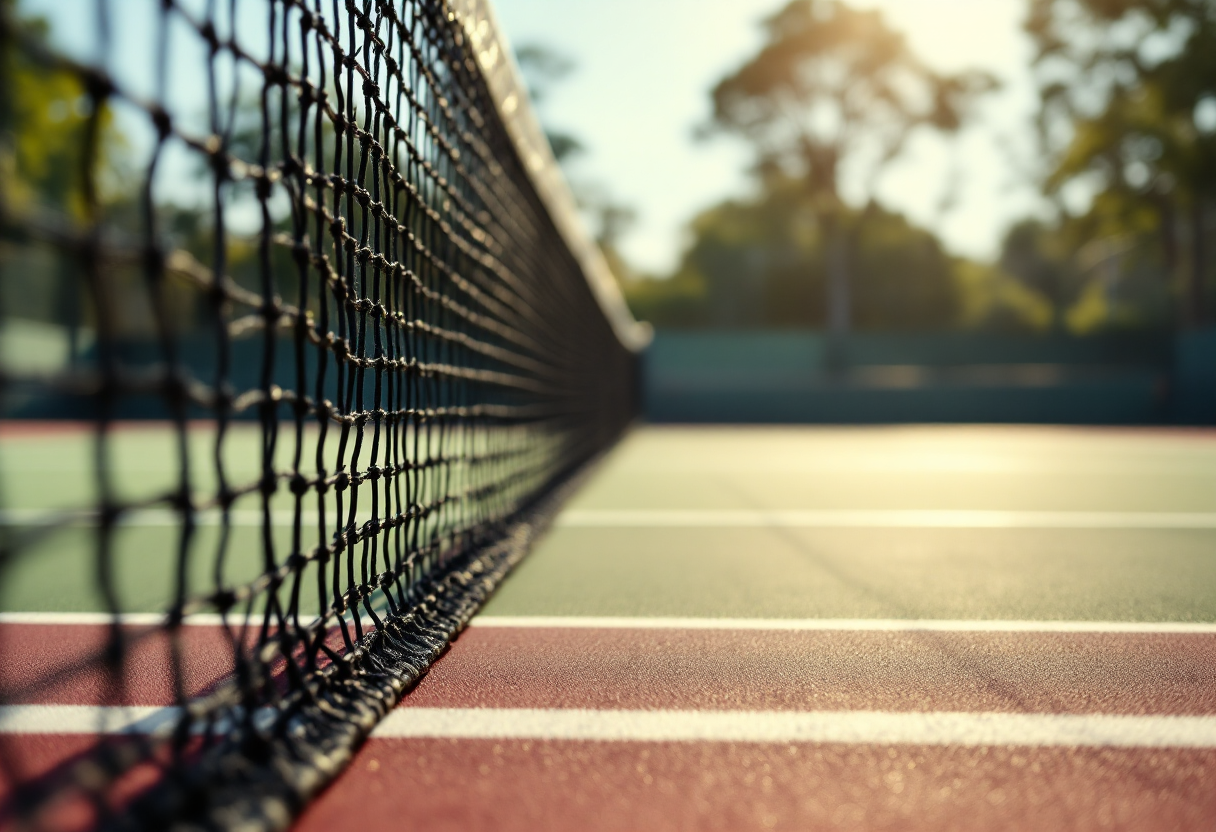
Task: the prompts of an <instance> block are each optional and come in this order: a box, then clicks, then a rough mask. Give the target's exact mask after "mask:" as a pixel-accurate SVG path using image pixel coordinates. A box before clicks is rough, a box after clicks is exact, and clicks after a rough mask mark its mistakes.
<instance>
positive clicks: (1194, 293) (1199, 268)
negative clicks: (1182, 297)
mask: <svg viewBox="0 0 1216 832" xmlns="http://www.w3.org/2000/svg"><path fill="white" fill-rule="evenodd" d="M1203 221H1204V212H1203V200H1202V199H1200V198H1199V197H1198V196H1196V197H1195V199H1194V201H1193V202H1192V203H1191V280H1190V284H1191V285H1190V290H1191V291H1190V295H1191V298H1190V301H1191V316H1190V317H1191V324H1192V326H1197V327H1198V326H1203V325H1204V324H1206V323H1207V317H1208V316H1207V286H1205V285H1204V284H1205V283H1206V282H1207V281H1206V278H1207V265H1208V264H1207V246H1206V245H1204V232H1205V231H1206V229H1205V228H1204V222H1203Z"/></svg>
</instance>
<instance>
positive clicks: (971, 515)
mask: <svg viewBox="0 0 1216 832" xmlns="http://www.w3.org/2000/svg"><path fill="white" fill-rule="evenodd" d="M221 519H222V518H221V515H220V513H219V512H218V511H214V510H210V509H209V510H206V511H200V512H197V513H196V514H195V523H196V524H197V525H199V526H218V525H220V523H221ZM331 519H332V518H331ZM366 519H370V517H369V518H363V520H366ZM317 521H318V515H317V512H315V511H303V512H301V514H300V522H301V524H302V525H304V526H315V525H316V524H317ZM95 522H96V516H95V514H91V513H89V512H58V511H48V510H45V509H6V510H3V511H0V525H6V526H46V525H66V526H86V527H87V526H91V525H94V524H95ZM270 523H271V525H272V526H283V527H291V526H292V525H293V524H294V523H295V513H294V512H293V511H286V510H276V511H273V512H271V517H270ZM229 524H230V525H231V526H233V527H234V528H260V527H261V525H262V512H260V511H253V510H245V509H241V510H234V511H232V512H230V514H229ZM119 525H121V526H133V527H160V526H166V527H177V526H179V525H181V515H180V514H179V513H178V512H176V511H168V510H166V509H139V510H136V511H131V512H128V513H125V514H123V515H122V517H121V518H120V519H119ZM555 525H557V526H560V527H563V528H581V529H590V528H808V529H816V528H819V529H1216V512H1210V511H989V510H971V509H948V510H937V509H825V510H811V509H788V510H771V511H762V510H740V509H571V510H569V511H565V512H562V513H561V514H560V515H558V517H557V519H556V521H555Z"/></svg>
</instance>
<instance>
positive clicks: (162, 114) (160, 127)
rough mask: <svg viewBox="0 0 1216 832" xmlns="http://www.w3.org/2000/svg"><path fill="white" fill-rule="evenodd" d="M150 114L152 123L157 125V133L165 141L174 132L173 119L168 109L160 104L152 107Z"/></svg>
mask: <svg viewBox="0 0 1216 832" xmlns="http://www.w3.org/2000/svg"><path fill="white" fill-rule="evenodd" d="M149 116H150V117H151V118H152V124H153V125H154V126H155V127H156V134H157V136H159V137H160V140H161V141H162V142H163V141H164V140H165V139H167V138H169V135H170V134H171V133H172V132H173V120H172V118H170V116H169V113H168V111H166V110H165V108H164V107H161V106H160V105H159V104H158V105H156V106H154V107H152V109H151V111H150V112H149Z"/></svg>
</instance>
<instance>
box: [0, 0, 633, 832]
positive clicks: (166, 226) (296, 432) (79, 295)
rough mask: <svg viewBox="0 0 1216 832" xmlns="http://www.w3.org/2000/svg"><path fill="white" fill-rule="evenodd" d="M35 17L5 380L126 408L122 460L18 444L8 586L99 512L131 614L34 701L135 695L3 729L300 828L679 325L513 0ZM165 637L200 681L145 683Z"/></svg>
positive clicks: (127, 818)
mask: <svg viewBox="0 0 1216 832" xmlns="http://www.w3.org/2000/svg"><path fill="white" fill-rule="evenodd" d="M38 9H42V10H43V11H42V14H43V17H39V14H38V11H37V10H38ZM44 18H49V19H44ZM0 43H2V48H3V54H2V56H0V72H2V73H3V76H2V77H0V83H2V84H3V89H4V91H5V94H4V96H3V98H4V101H5V103H3V104H0V108H2V112H0V165H2V166H3V168H2V169H0V180H3V184H0V197H2V200H0V245H2V246H3V247H2V248H0V268H2V269H3V271H2V272H0V302H2V303H3V308H2V309H0V343H2V344H4V345H5V355H4V356H3V357H2V360H0V372H2V375H0V412H3V414H4V416H5V418H6V419H9V420H12V419H33V420H48V419H71V420H74V421H75V423H76V424H79V423H84V424H85V425H86V428H85V430H87V435H88V436H89V437H91V439H90V440H89V442H88V443H87V444H86V445H81V446H80V447H81V448H83V449H85V450H84V451H83V452H82V453H85V454H87V457H86V458H82V459H80V460H79V462H80V465H81V471H84V472H87V480H88V482H87V488H85V487H84V486H81V485H80V483H78V482H75V481H73V478H72V477H68V476H67V475H64V476H62V477H60V480H59V482H58V483H57V486H58V487H56V488H54V489H52V490H53V491H54V493H53V494H52V495H51V498H50V499H49V500H48V505H46V506H30V505H28V501H27V502H23V500H24V499H25V498H26V497H27V496H28V494H27V491H28V483H27V482H25V481H24V480H23V475H22V473H21V471H22V470H25V469H21V468H20V466H19V465H16V466H14V467H13V469H12V470H11V471H10V472H9V473H8V474H7V475H5V476H4V480H3V482H2V483H0V488H3V494H2V495H0V496H2V497H3V499H4V501H5V502H4V504H3V505H4V508H3V509H2V511H3V513H2V514H0V519H2V522H0V535H3V538H2V540H0V545H2V551H0V583H3V582H4V581H5V578H4V576H5V575H10V576H12V575H16V574H18V573H19V572H20V570H22V569H25V568H26V566H28V565H29V563H30V562H31V561H32V560H34V559H37V558H44V557H51V554H48V553H53V552H54V551H55V546H56V545H57V544H56V542H55V541H56V540H58V539H60V538H64V537H65V536H71V535H75V536H76V538H75V539H78V540H84V541H85V543H86V544H87V556H86V558H85V566H84V567H82V568H83V569H85V570H86V571H87V578H86V579H84V580H86V581H87V582H88V583H89V586H90V590H91V592H92V596H91V597H93V598H94V601H95V603H94V607H95V609H94V612H95V617H94V619H90V620H96V621H98V622H101V626H102V627H103V630H102V632H103V633H104V637H103V638H101V639H100V640H99V641H98V643H97V644H96V645H95V646H94V647H93V648H92V649H91V650H90V651H89V652H88V653H87V655H84V656H77V657H76V658H75V659H74V660H73V662H72V664H71V665H70V666H68V665H63V666H57V667H49V668H47V669H45V671H44V672H43V673H41V674H40V675H39V676H38V678H34V679H24V680H23V681H22V682H21V683H20V684H8V685H7V686H6V687H4V688H3V692H2V695H3V698H4V700H6V701H4V702H0V707H3V708H7V709H9V712H10V713H11V712H12V709H13V708H15V707H17V706H18V705H20V704H21V703H28V702H35V701H38V695H39V691H40V690H43V689H46V688H47V687H48V686H54V685H55V684H58V683H61V682H62V681H63V679H64V678H68V677H70V676H71V674H74V673H79V672H81V671H82V668H85V666H88V668H92V672H93V673H94V676H95V677H99V678H102V679H103V680H104V683H103V684H102V686H101V687H102V689H103V698H104V700H105V702H107V703H110V704H112V705H113V706H114V707H113V708H111V709H109V711H107V713H109V716H108V717H106V718H107V719H110V720H111V722H112V723H113V726H117V727H116V728H114V730H112V731H111V732H110V733H111V734H113V736H105V737H101V738H98V739H97V740H96V741H95V742H94V743H93V744H92V745H90V746H89V747H88V748H87V749H85V750H84V751H83V753H81V754H79V755H77V756H76V757H74V758H73V759H72V760H69V761H68V762H66V763H64V764H63V765H59V766H56V767H54V768H53V769H52V770H50V771H40V772H38V775H37V776H36V777H31V776H28V773H27V772H26V771H25V769H24V768H23V766H22V761H21V760H19V759H16V755H18V754H19V751H18V750H16V746H10V744H8V743H3V742H0V766H2V767H3V772H4V773H5V774H6V776H7V777H8V779H9V780H10V782H12V783H13V784H14V785H13V786H12V787H11V788H10V790H9V792H8V795H7V796H6V797H5V798H4V801H5V802H4V805H3V807H2V811H3V812H5V813H6V814H8V815H9V816H10V818H16V819H17V820H18V821H20V822H23V823H28V824H30V825H31V826H35V827H36V826H38V825H39V824H42V823H52V824H53V822H54V819H55V812H56V811H59V809H61V808H62V806H63V805H65V803H67V804H73V803H74V804H79V805H80V806H82V807H83V809H82V811H83V812H84V814H83V815H80V817H84V818H85V819H86V820H87V824H91V825H96V826H99V827H111V828H157V829H162V828H171V827H173V828H232V827H236V826H240V827H241V828H243V829H254V828H281V827H283V826H285V825H286V824H287V823H289V822H290V819H291V818H292V817H293V816H294V814H295V813H297V812H298V811H299V810H300V809H301V808H302V807H303V806H304V805H305V804H306V803H307V801H308V800H309V798H310V797H311V796H313V795H315V794H316V793H317V792H318V791H319V790H320V789H321V788H323V787H324V785H325V784H326V783H327V782H329V781H330V780H331V779H332V778H333V777H334V776H336V774H337V773H338V772H339V771H340V770H341V769H342V767H343V765H344V764H345V763H346V762H347V761H348V760H349V758H350V756H351V753H352V752H353V750H354V749H355V747H356V746H357V745H358V743H359V742H360V741H361V740H362V739H363V738H364V737H366V736H367V735H368V733H369V732H370V730H371V729H372V727H373V726H374V725H375V723H376V722H377V720H378V719H379V718H380V717H382V716H383V715H384V714H385V712H386V711H387V710H388V709H390V708H391V707H393V705H394V704H395V703H396V702H397V701H398V700H399V699H400V697H401V696H402V695H403V694H404V693H405V692H406V691H407V690H408V689H409V688H410V686H411V685H413V684H414V683H415V682H416V681H417V680H418V679H419V677H420V676H421V674H423V673H424V672H425V671H426V669H427V667H428V666H429V665H430V663H431V662H432V661H433V660H434V659H435V658H436V657H437V656H438V655H439V653H440V652H441V651H442V650H443V649H444V647H445V646H446V645H447V643H448V642H449V641H450V640H451V639H452V638H453V637H454V635H455V634H456V633H457V632H459V630H460V628H461V627H462V626H463V625H464V623H465V622H466V621H467V620H468V619H469V617H470V616H471V615H472V614H473V613H474V612H475V611H476V609H477V608H478V607H479V605H480V604H481V603H482V602H483V601H484V600H485V599H486V597H487V596H488V594H489V593H490V592H491V591H492V590H493V588H494V587H495V585H496V584H497V583H498V582H499V581H500V580H501V579H502V577H504V575H505V574H506V572H507V571H508V570H509V569H510V568H511V566H512V565H513V564H515V563H516V562H517V561H518V560H519V558H520V557H522V556H523V554H524V553H526V551H527V550H528V547H529V546H530V545H531V543H532V541H533V540H534V539H535V538H536V536H537V534H538V533H539V532H540V531H541V530H543V528H544V527H545V525H546V523H547V520H548V518H549V517H551V516H552V514H553V513H554V511H555V510H556V508H557V506H558V505H559V504H560V502H561V500H562V498H563V496H564V495H565V494H566V493H568V491H569V489H570V488H571V486H572V483H574V482H575V481H576V480H577V477H578V475H579V473H580V471H582V470H584V469H585V467H586V466H587V465H588V464H589V463H590V462H592V461H593V460H594V459H595V458H596V457H597V455H599V454H600V453H601V452H603V451H604V450H605V449H606V448H608V447H609V446H610V445H611V444H612V443H613V442H614V441H615V440H616V439H617V438H618V437H619V436H620V435H621V433H622V432H623V431H624V430H625V428H626V427H627V426H628V424H629V422H630V421H631V420H632V419H633V418H634V416H635V414H636V412H637V407H638V401H637V396H636V390H637V385H636V373H637V365H638V354H639V351H640V350H641V349H642V347H643V346H644V344H645V340H646V331H645V329H644V328H643V327H642V326H640V325H638V324H637V323H635V322H634V321H633V319H632V318H631V317H630V316H629V313H628V311H627V310H626V308H625V306H624V304H623V301H622V299H621V297H620V294H619V291H618V290H617V289H616V286H615V283H614V282H613V280H612V276H611V274H610V273H609V272H608V270H607V267H606V265H605V264H604V261H603V259H602V257H601V256H600V255H599V253H598V250H597V249H596V247H595V245H594V244H593V243H592V242H591V241H590V239H589V238H588V237H587V236H585V234H584V233H583V232H582V231H581V227H580V226H579V223H578V220H577V214H576V209H575V207H574V203H573V200H572V198H571V196H570V194H569V191H568V190H567V189H566V187H565V185H564V180H562V178H561V175H560V173H559V172H558V171H557V168H556V166H555V164H554V162H553V159H552V156H551V153H550V151H549V148H548V145H547V143H546V142H545V140H544V138H543V133H542V132H541V131H540V129H539V127H538V126H537V123H536V120H535V118H534V116H533V115H532V113H531V110H530V109H529V106H528V102H527V97H526V93H525V91H524V89H523V87H522V85H521V84H520V82H519V81H518V74H517V72H516V71H515V68H514V64H513V62H512V60H511V58H510V53H509V51H508V50H507V48H506V45H505V41H504V40H503V38H502V37H501V35H500V33H499V31H498V29H497V27H496V25H495V24H494V21H493V18H492V14H491V11H490V9H489V8H488V7H487V6H486V5H485V4H484V3H483V2H481V0H449V1H448V2H442V1H441V0H395V2H380V0H375V1H373V0H197V2H190V1H189V0H155V1H154V2H152V1H151V0H150V1H149V2H139V0H130V1H129V2H124V3H107V2H105V0H90V1H89V2H84V3H77V4H68V5H65V6H55V5H52V4H46V3H43V4H30V3H20V2H16V0H0ZM47 345H54V348H53V349H52V347H51V346H47ZM52 353H54V354H53V355H52ZM141 420H142V421H141ZM133 421H137V422H141V423H142V424H144V425H152V426H154V427H153V428H149V429H148V430H151V432H152V433H154V434H156V437H158V438H156V441H155V442H152V444H146V445H144V446H142V447H141V446H140V445H139V444H138V441H136V442H135V444H132V440H130V436H131V435H132V433H133V432H132V428H131V427H130V425H131V423H132V422H133ZM10 424H12V423H11V422H10ZM158 431H159V433H157V432H158ZM135 433H138V431H136V432H135ZM149 441H150V442H151V440H149ZM157 443H159V444H157ZM69 444H70V443H69ZM69 452H70V448H69V449H68V450H67V451H64V452H63V453H69ZM132 454H139V455H146V456H147V457H148V458H147V459H143V460H138V461H139V462H140V464H141V465H144V466H145V467H143V468H141V467H140V465H136V466H134V470H135V474H134V475H132V476H126V475H124V474H122V473H120V471H121V469H122V468H123V465H122V463H123V461H124V455H126V456H127V457H129V456H130V455H132ZM78 456H79V454H78ZM127 461H129V459H128V460H127ZM32 464H34V465H37V464H38V460H36V459H35V460H34V461H33V463H32ZM149 466H150V467H149ZM158 466H159V467H158ZM52 467H53V466H52ZM153 469H155V470H158V471H162V472H163V471H168V472H169V476H168V477H167V478H161V479H157V477H156V476H152V475H150V474H148V473H147V471H149V470H153ZM140 471H143V472H144V473H143V474H141V473H140ZM41 473H42V474H44V475H45V474H46V472H45V471H42V472H41ZM82 488H83V489H84V490H83V491H81V489H82ZM78 492H80V493H85V494H87V496H86V497H82V498H75V497H73V496H72V495H76V494H77V493H78ZM138 528H145V529H151V530H152V532H155V533H154V534H153V533H151V532H149V534H145V535H143V536H138V535H134V536H133V535H132V534H130V533H129V532H130V531H131V530H132V529H138ZM82 535H83V536H82ZM136 550H138V551H136ZM132 563H147V564H149V567H148V569H149V570H150V571H152V572H157V570H159V571H160V572H158V574H160V573H163V574H164V576H165V581H164V584H165V586H166V587H167V589H166V591H165V592H163V593H162V596H163V597H160V596H155V595H152V596H148V597H152V598H158V597H159V600H154V601H146V599H145V597H144V596H142V595H139V593H138V592H136V591H134V590H131V589H130V586H132V585H134V584H132V580H131V579H132V576H131V575H127V574H124V570H126V571H128V572H129V571H132V569H133V567H132V566H131V564H132ZM64 577H65V579H66V577H67V576H64ZM76 577H77V578H78V577H79V576H76ZM135 577H136V578H138V577H139V576H135ZM135 583H138V581H135ZM137 596H138V597H137ZM29 600H30V599H13V598H11V597H7V596H6V597H5V598H4V603H5V605H6V608H7V609H9V610H14V609H16V610H21V609H25V608H27V607H23V606H22V604H24V603H26V601H29ZM34 600H38V599H34ZM43 600H45V599H43ZM39 603H41V601H39ZM39 608H42V607H39ZM199 625H205V627H206V628H210V631H211V633H212V636H216V634H218V636H216V637H218V638H219V639H220V640H221V641H222V647H223V649H218V650H209V651H206V650H204V651H199V650H197V649H195V648H194V646H192V639H195V637H194V636H193V635H191V633H193V632H194V631H197V630H199V629H200V626H199ZM155 641H163V642H164V643H165V644H166V645H167V647H166V650H167V655H168V656H169V664H170V666H171V673H172V689H173V700H174V703H175V704H174V705H173V706H172V707H166V708H161V709H157V710H155V711H154V712H152V713H148V712H146V711H139V712H138V714H135V712H134V711H124V710H123V709H122V707H121V706H123V705H125V704H128V703H129V702H130V701H133V700H132V697H131V696H130V689H131V688H132V686H138V685H139V684H140V683H141V680H140V679H139V678H138V674H139V673H140V672H141V671H140V670H139V667H138V666H137V665H138V663H137V662H136V661H135V660H134V659H133V656H138V655H140V651H141V650H142V649H143V647H144V646H146V644H148V643H150V642H155ZM217 657H222V658H217ZM204 659H205V661H206V662H207V664H206V665H205V666H199V663H200V662H202V661H204ZM85 669H87V668H85ZM101 710H103V711H104V710H105V709H104V708H103V709H101ZM132 714H135V715H132ZM0 719H3V712H2V711H0ZM0 740H3V737H0ZM133 783H136V784H142V785H138V787H137V786H136V785H132V784H133ZM56 807H59V809H57V808H56Z"/></svg>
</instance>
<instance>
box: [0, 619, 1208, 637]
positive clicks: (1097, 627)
mask: <svg viewBox="0 0 1216 832" xmlns="http://www.w3.org/2000/svg"><path fill="white" fill-rule="evenodd" d="M0 620H3V619H0ZM469 626H470V627H503V628H510V627H519V628H532V627H536V628H555V629H611V630H786V631H820V630H829V631H837V630H871V631H880V632H961V633H967V632H976V633H1199V634H1216V624H1214V623H1195V622H1189V621H997V620H977V621H967V620H954V619H930V618H921V619H916V618H913V619H893V618H629V617H619V618H617V617H590V616H588V617H573V616H570V617H565V616H532V615H520V616H513V615H512V616H507V615H501V616H499V615H479V616H477V617H476V618H474V619H473V620H472V621H470V622H469Z"/></svg>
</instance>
